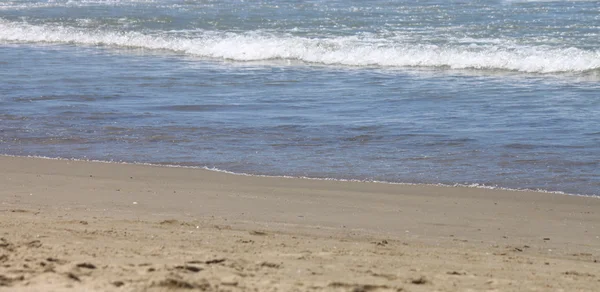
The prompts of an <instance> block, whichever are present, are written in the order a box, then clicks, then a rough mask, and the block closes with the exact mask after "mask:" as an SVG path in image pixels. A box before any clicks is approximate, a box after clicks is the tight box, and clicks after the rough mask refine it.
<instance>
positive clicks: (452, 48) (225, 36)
mask: <svg viewBox="0 0 600 292" xmlns="http://www.w3.org/2000/svg"><path fill="white" fill-rule="evenodd" d="M0 41H3V42H17V43H59V44H73V45H91V46H114V47H121V48H142V49H148V50H168V51H172V52H176V53H182V54H187V55H192V56H197V57H202V58H211V59H222V60H231V61H268V60H288V61H300V62H306V63H313V64H323V65H342V66H372V67H392V68H393V67H433V68H450V69H483V70H510V71H518V72H527V73H560V72H586V71H591V70H598V69H600V50H584V49H580V48H574V47H571V48H565V47H560V48H559V47H550V46H541V45H538V46H535V45H515V44H514V43H509V42H506V43H505V44H503V43H502V42H501V41H500V42H495V43H485V42H479V43H477V42H473V43H447V44H416V43H410V42H406V41H402V40H399V39H385V38H378V37H375V36H368V35H367V36H362V35H361V36H346V37H340V36H324V37H321V38H309V37H302V36H295V35H292V34H276V33H268V32H261V31H253V32H245V33H231V32H215V31H193V32H190V31H176V32H161V33H153V34H151V33H142V32H123V31H104V30H99V29H98V30H94V29H81V28H72V27H65V26H49V25H32V24H27V23H17V22H10V21H5V20H0ZM474 41H476V40H474Z"/></svg>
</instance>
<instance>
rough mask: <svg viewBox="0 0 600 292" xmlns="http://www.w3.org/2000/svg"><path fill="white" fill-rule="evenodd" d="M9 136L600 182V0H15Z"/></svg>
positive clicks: (105, 148) (143, 156)
mask: <svg viewBox="0 0 600 292" xmlns="http://www.w3.org/2000/svg"><path fill="white" fill-rule="evenodd" d="M0 154H10V155H39V156H48V157H63V158H83V159H95V160H110V161H127V162H144V163H156V164H173V165H185V166H199V167H209V168H217V169H222V170H227V171H232V172H242V173H250V174H266V175H287V176H307V177H317V178H336V179H358V180H377V181H387V182H404V183H434V184H437V183H441V184H449V185H453V184H467V185H479V186H491V187H504V188H514V189H540V190H546V191H560V192H566V193H572V194H585V195H600V1H517V0H515V1H501V0H498V1H491V0H489V1H483V0H480V1H403V0H398V1H389V0H388V1H383V0H382V1H325V0H313V1H291V0H288V1H284V0H274V1H262V2H261V1H240V0H238V1H233V0H228V1H208V0H205V1H173V0H154V1H153V0H120V1H119V0H104V1H101V0H83V1H68V0H46V1H37V0H21V1H1V2H0Z"/></svg>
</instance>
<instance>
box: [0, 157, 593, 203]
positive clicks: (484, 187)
mask: <svg viewBox="0 0 600 292" xmlns="http://www.w3.org/2000/svg"><path fill="white" fill-rule="evenodd" d="M0 157H15V158H33V159H48V160H59V161H78V162H92V163H107V164H115V165H119V164H120V165H142V166H153V167H168V168H185V169H199V170H205V171H211V172H217V173H224V174H229V175H236V176H248V177H265V178H281V179H302V180H315V181H335V182H342V183H343V182H352V183H374V184H388V185H400V186H425V187H441V188H474V189H482V190H500V191H509V192H534V193H543V194H551V195H563V196H574V197H586V198H597V199H600V194H599V195H595V194H593V195H586V194H576V193H567V192H564V191H550V190H544V189H517V188H508V187H501V186H497V185H496V186H488V185H484V184H478V183H471V184H464V183H453V184H445V183H407V182H391V181H380V180H366V179H365V180H361V179H340V178H329V177H308V176H290V175H269V174H252V173H245V172H233V171H229V170H224V169H219V168H215V167H208V166H187V165H177V164H156V163H149V162H128V161H106V160H96V159H83V158H64V157H48V156H39V155H10V154H0Z"/></svg>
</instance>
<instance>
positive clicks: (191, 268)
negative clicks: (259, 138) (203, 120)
mask: <svg viewBox="0 0 600 292" xmlns="http://www.w3.org/2000/svg"><path fill="white" fill-rule="evenodd" d="M0 165H1V166H2V167H0V186H1V187H0V188H1V189H0V232H1V234H0V237H1V238H2V239H0V290H11V291H62V290H71V291H89V290H92V291H112V290H114V291H165V290H177V289H181V290H188V289H196V290H204V291H600V225H599V223H600V200H598V199H596V198H586V197H574V196H565V195H556V194H547V193H536V192H511V191H499V190H482V189H474V188H450V187H433V186H406V185H388V184H376V183H355V182H334V181H317V180H304V179H285V178H265V177H249V176H237V175H230V174H224V173H217V172H210V171H204V170H198V169H184V168H168V167H155V166H140V165H122V164H109V163H91V162H75V161H65V160H45V159H36V158H18V157H0ZM596 227H598V228H596Z"/></svg>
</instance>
